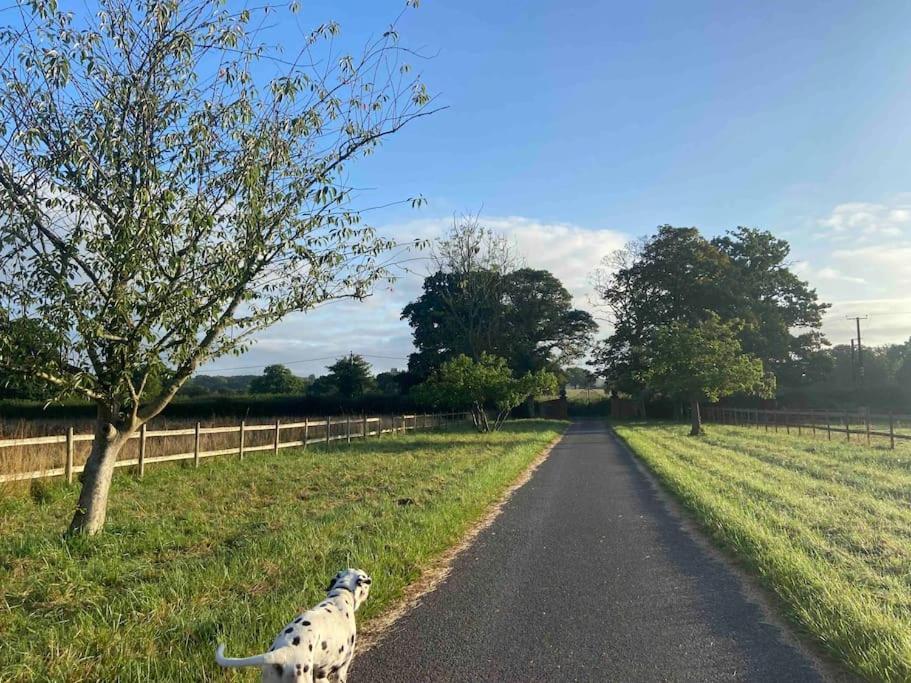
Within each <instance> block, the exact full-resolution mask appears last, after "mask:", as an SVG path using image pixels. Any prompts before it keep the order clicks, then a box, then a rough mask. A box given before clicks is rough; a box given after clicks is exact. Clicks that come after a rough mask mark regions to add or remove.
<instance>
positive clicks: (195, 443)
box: [193, 422, 199, 467]
mask: <svg viewBox="0 0 911 683" xmlns="http://www.w3.org/2000/svg"><path fill="white" fill-rule="evenodd" d="M193 467H199V422H197V423H196V434H195V435H194V437H193Z"/></svg>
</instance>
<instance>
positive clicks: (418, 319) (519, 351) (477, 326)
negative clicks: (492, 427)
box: [402, 223, 597, 377]
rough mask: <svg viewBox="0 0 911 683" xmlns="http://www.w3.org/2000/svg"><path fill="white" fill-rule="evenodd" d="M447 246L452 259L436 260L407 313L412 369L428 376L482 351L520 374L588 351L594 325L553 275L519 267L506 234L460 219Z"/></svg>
mask: <svg viewBox="0 0 911 683" xmlns="http://www.w3.org/2000/svg"><path fill="white" fill-rule="evenodd" d="M443 245H444V246H443V247H442V248H441V250H442V251H443V252H444V253H445V254H447V257H446V258H445V259H443V258H439V257H438V258H437V262H438V267H439V269H438V270H437V272H435V273H434V274H432V275H430V276H428V277H427V278H425V280H424V285H423V293H422V295H421V296H420V297H419V298H418V299H417V300H416V301H413V302H412V303H410V304H408V305H407V306H406V307H405V308H404V310H403V311H402V318H403V319H407V320H408V322H409V324H410V325H411V327H412V331H413V335H414V345H415V347H416V348H417V352H416V353H414V354H412V355H411V357H410V359H409V363H408V369H409V371H410V372H411V373H413V374H415V375H417V376H419V377H427V376H428V375H429V374H430V373H431V372H432V371H433V369H434V368H436V367H439V366H440V365H441V364H442V363H444V362H445V361H447V360H449V359H451V358H454V357H456V356H458V355H460V354H464V355H466V356H468V357H469V358H472V359H474V360H479V359H480V357H481V355H482V354H484V353H488V354H493V355H497V356H503V357H504V358H506V359H507V361H508V363H509V366H510V367H511V368H512V369H513V370H515V371H516V372H519V373H522V372H526V371H529V370H538V369H541V368H546V367H550V366H552V365H553V363H554V362H555V360H556V359H557V358H559V359H560V360H561V361H562V362H565V361H567V360H571V359H573V358H577V357H579V356H580V355H582V354H583V353H584V352H585V351H586V350H587V348H588V346H589V344H590V343H591V339H592V335H593V334H594V331H595V330H596V329H597V325H596V324H595V322H594V320H593V319H592V317H591V315H589V314H588V313H586V312H585V311H581V310H577V309H574V308H573V307H572V296H571V295H570V293H569V292H568V291H567V290H566V288H565V287H563V285H562V283H561V282H560V281H559V280H558V279H557V278H555V277H554V276H553V275H552V274H551V273H549V272H548V271H546V270H535V269H531V268H515V267H514V265H515V261H514V260H511V252H510V251H509V249H508V246H506V245H507V243H506V242H505V240H503V239H502V238H497V237H495V236H494V233H492V232H490V231H488V230H487V229H486V228H482V227H478V226H477V225H476V224H475V223H468V224H461V225H456V226H455V227H454V229H453V232H452V233H451V236H450V239H449V240H446V241H444V242H443Z"/></svg>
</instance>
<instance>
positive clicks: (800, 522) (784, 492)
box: [614, 422, 911, 681]
mask: <svg viewBox="0 0 911 683" xmlns="http://www.w3.org/2000/svg"><path fill="white" fill-rule="evenodd" d="M614 427H615V429H616V431H617V433H618V434H619V435H620V436H621V437H622V438H623V439H624V440H625V441H626V442H627V444H629V446H630V447H631V448H632V450H633V451H634V452H635V453H636V454H637V455H638V456H639V457H640V458H641V459H642V460H643V461H644V462H645V463H646V464H647V465H648V467H649V468H650V469H651V470H652V471H653V472H654V473H655V474H656V475H657V476H658V477H659V479H660V480H661V481H662V482H663V483H664V485H665V486H666V487H667V488H668V489H669V490H670V491H671V492H672V493H674V494H675V495H676V496H677V498H678V499H679V500H680V501H681V502H682V503H683V504H684V505H685V506H686V507H687V508H688V509H689V510H690V511H691V512H692V513H693V514H694V515H695V516H696V518H697V519H698V520H699V522H700V523H701V524H702V525H703V526H704V527H705V528H706V529H707V530H708V531H709V532H710V533H711V535H712V536H713V537H714V538H715V539H716V540H717V541H718V542H719V543H720V544H721V545H722V546H725V547H726V548H728V549H730V550H731V551H732V552H733V553H734V554H735V555H736V556H737V557H738V558H740V559H741V560H742V561H743V562H744V564H745V565H746V566H747V567H748V568H749V569H751V570H752V571H753V572H754V573H755V574H758V575H759V577H761V579H762V581H763V582H764V583H765V584H766V585H767V586H768V587H769V588H771V589H772V590H773V591H774V592H775V593H776V594H777V595H778V597H779V598H780V599H781V601H782V602H783V605H784V608H785V609H786V611H787V612H788V614H789V616H790V617H791V618H792V619H793V620H795V621H796V622H797V623H798V624H799V625H800V626H801V627H802V628H803V629H804V630H805V631H806V632H808V633H809V634H810V635H812V636H813V637H815V638H816V639H817V640H818V641H819V642H820V643H821V644H822V645H823V646H824V647H825V648H826V649H827V650H829V651H830V652H831V653H832V654H833V655H835V656H836V657H837V658H838V659H840V660H841V661H842V662H844V663H845V664H846V665H847V666H848V667H850V668H851V669H853V670H854V671H856V672H857V673H859V674H861V675H863V676H865V677H866V678H869V679H870V680H878V681H880V680H882V681H907V680H911V505H909V502H911V451H909V450H907V449H901V450H896V451H889V450H887V449H880V448H869V447H866V446H861V445H859V444H844V443H835V442H827V441H821V440H815V441H814V440H812V439H809V438H805V439H802V438H798V437H795V436H788V435H785V434H777V435H776V434H767V433H765V432H764V431H759V430H756V429H749V428H745V427H728V426H722V425H714V424H712V425H707V427H706V429H707V432H708V433H707V435H706V436H704V437H698V438H692V437H688V436H686V432H687V430H688V427H687V426H683V425H679V424H666V423H665V424H662V423H644V422H639V423H636V422H626V423H624V422H618V423H616V424H615V425H614Z"/></svg>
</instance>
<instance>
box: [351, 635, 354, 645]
mask: <svg viewBox="0 0 911 683" xmlns="http://www.w3.org/2000/svg"><path fill="white" fill-rule="evenodd" d="M351 644H352V645H353V644H354V634H353V633H352V634H351Z"/></svg>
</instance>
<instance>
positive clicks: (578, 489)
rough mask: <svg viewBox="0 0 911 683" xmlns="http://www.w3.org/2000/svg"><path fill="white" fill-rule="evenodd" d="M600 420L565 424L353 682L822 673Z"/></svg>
mask: <svg viewBox="0 0 911 683" xmlns="http://www.w3.org/2000/svg"><path fill="white" fill-rule="evenodd" d="M750 592H751V591H750V589H749V588H747V587H746V586H745V585H744V583H743V581H742V579H741V578H740V577H739V576H738V574H737V573H736V572H735V571H734V570H732V569H731V568H730V567H729V566H728V565H727V563H726V562H725V561H723V560H720V559H718V557H717V556H716V555H715V553H713V552H712V551H710V550H707V549H706V547H705V545H704V544H702V543H699V542H697V541H696V540H694V538H693V537H692V536H691V535H690V533H689V532H687V531H686V530H684V529H683V528H682V527H681V524H680V520H679V519H678V518H677V517H676V516H675V513H673V512H672V511H671V510H669V508H668V506H667V505H666V504H665V502H663V499H662V497H661V496H660V494H659V493H658V492H657V491H656V489H655V487H654V485H653V483H652V482H651V480H650V478H649V477H648V476H647V475H645V474H644V473H643V471H642V470H641V469H639V468H638V467H637V465H636V463H635V462H634V460H633V459H632V457H631V456H630V455H629V453H628V452H627V451H626V450H625V448H623V447H622V446H621V445H620V444H619V443H618V442H617V441H616V440H615V439H614V437H613V436H612V435H611V434H610V433H609V432H608V431H607V430H606V428H604V427H603V426H602V425H600V424H599V423H597V422H582V423H576V424H574V425H573V426H572V428H571V429H570V430H569V431H568V432H567V434H566V436H565V438H564V439H563V441H562V442H561V443H560V444H559V445H558V446H557V447H556V448H555V449H554V451H553V453H552V454H551V455H550V457H549V458H548V459H547V460H546V461H545V463H544V464H543V465H542V466H541V467H540V469H539V470H538V471H537V472H536V474H535V475H534V477H533V478H532V479H531V481H529V482H528V483H527V484H526V485H525V486H524V487H523V488H521V489H520V490H519V491H517V492H516V494H515V495H514V496H513V498H512V499H511V500H510V501H509V503H508V504H507V505H506V507H505V508H504V510H503V513H502V514H501V515H500V517H499V518H498V519H497V520H496V521H495V522H494V524H493V525H492V526H491V527H490V528H488V529H487V530H485V531H484V532H482V533H481V535H480V536H479V537H478V540H477V542H476V543H475V545H473V546H472V547H471V548H470V549H469V550H467V551H466V552H464V553H463V554H462V555H461V556H460V557H459V558H458V559H457V560H456V563H455V566H454V567H453V572H452V574H451V575H450V577H449V578H448V579H447V580H446V581H445V582H444V583H443V585H442V586H441V587H440V588H439V589H438V590H436V591H434V592H433V593H431V594H429V595H428V596H426V597H425V599H424V600H423V602H422V603H421V605H419V606H418V607H417V608H416V609H415V610H413V611H412V612H410V613H409V614H407V615H406V616H405V617H404V618H403V619H401V620H400V621H399V622H398V623H397V624H396V625H394V626H393V627H392V629H391V631H390V632H389V633H388V634H387V635H386V637H385V639H384V640H383V641H382V642H381V643H380V644H379V645H378V646H377V647H375V648H374V649H373V650H371V651H369V652H367V653H364V654H362V655H361V656H360V657H356V658H355V662H354V666H353V668H352V675H351V677H350V679H349V680H350V681H351V682H352V683H365V682H368V681H370V682H375V683H394V682H395V683H397V682H403V683H404V682H408V683H415V682H418V681H459V682H460V683H466V682H470V681H622V682H628V681H722V680H749V681H776V682H779V681H802V682H803V681H822V680H831V678H830V675H827V674H825V673H821V671H822V670H823V669H821V668H820V665H819V664H818V662H816V661H815V660H814V659H813V657H812V655H808V654H806V653H805V652H803V651H802V650H801V648H799V647H798V646H796V645H793V644H792V642H793V641H792V640H791V637H790V636H789V635H788V634H786V633H784V632H783V631H782V629H781V628H779V627H778V626H774V625H772V624H770V623H769V622H768V621H767V620H766V619H765V618H764V612H763V610H762V608H761V607H760V606H759V605H758V604H757V603H756V602H754V601H753V600H752V599H751V598H750V597H749V595H750Z"/></svg>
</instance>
